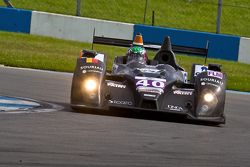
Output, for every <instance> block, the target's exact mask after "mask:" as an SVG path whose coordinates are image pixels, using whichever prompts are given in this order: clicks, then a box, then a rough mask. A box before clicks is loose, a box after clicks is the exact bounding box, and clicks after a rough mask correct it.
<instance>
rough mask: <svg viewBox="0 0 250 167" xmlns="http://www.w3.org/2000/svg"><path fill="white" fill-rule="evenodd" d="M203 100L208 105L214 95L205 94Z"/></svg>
mask: <svg viewBox="0 0 250 167" xmlns="http://www.w3.org/2000/svg"><path fill="white" fill-rule="evenodd" d="M203 98H204V100H205V102H208V103H210V102H212V101H213V100H214V99H215V95H214V94H212V93H205V94H204V96H203Z"/></svg>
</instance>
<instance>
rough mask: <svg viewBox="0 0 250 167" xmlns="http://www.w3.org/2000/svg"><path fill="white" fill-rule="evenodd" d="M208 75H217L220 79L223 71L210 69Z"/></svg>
mask: <svg viewBox="0 0 250 167" xmlns="http://www.w3.org/2000/svg"><path fill="white" fill-rule="evenodd" d="M207 75H208V76H210V77H216V78H219V79H222V78H223V73H221V72H218V71H211V70H208V71H207Z"/></svg>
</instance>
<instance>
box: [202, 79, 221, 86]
mask: <svg viewBox="0 0 250 167" xmlns="http://www.w3.org/2000/svg"><path fill="white" fill-rule="evenodd" d="M200 81H201V82H206V84H207V82H213V83H217V84H220V85H223V82H222V81H221V80H219V79H215V78H201V79H200Z"/></svg>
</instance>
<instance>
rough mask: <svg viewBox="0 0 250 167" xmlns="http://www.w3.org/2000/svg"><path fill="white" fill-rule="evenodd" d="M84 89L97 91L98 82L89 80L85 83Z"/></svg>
mask: <svg viewBox="0 0 250 167" xmlns="http://www.w3.org/2000/svg"><path fill="white" fill-rule="evenodd" d="M84 87H85V90H86V91H89V92H93V91H95V90H96V89H97V81H96V80H94V79H87V80H86V81H85V82H84Z"/></svg>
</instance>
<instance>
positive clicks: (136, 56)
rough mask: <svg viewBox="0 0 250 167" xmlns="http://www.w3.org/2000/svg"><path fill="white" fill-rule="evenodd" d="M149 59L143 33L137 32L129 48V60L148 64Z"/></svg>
mask: <svg viewBox="0 0 250 167" xmlns="http://www.w3.org/2000/svg"><path fill="white" fill-rule="evenodd" d="M147 60H148V57H147V53H146V49H145V48H144V47H143V39H142V35H141V34H137V35H136V36H135V39H134V41H133V45H132V46H131V47H130V48H129V49H128V52H127V62H130V61H136V62H138V63H141V64H146V63H147Z"/></svg>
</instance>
